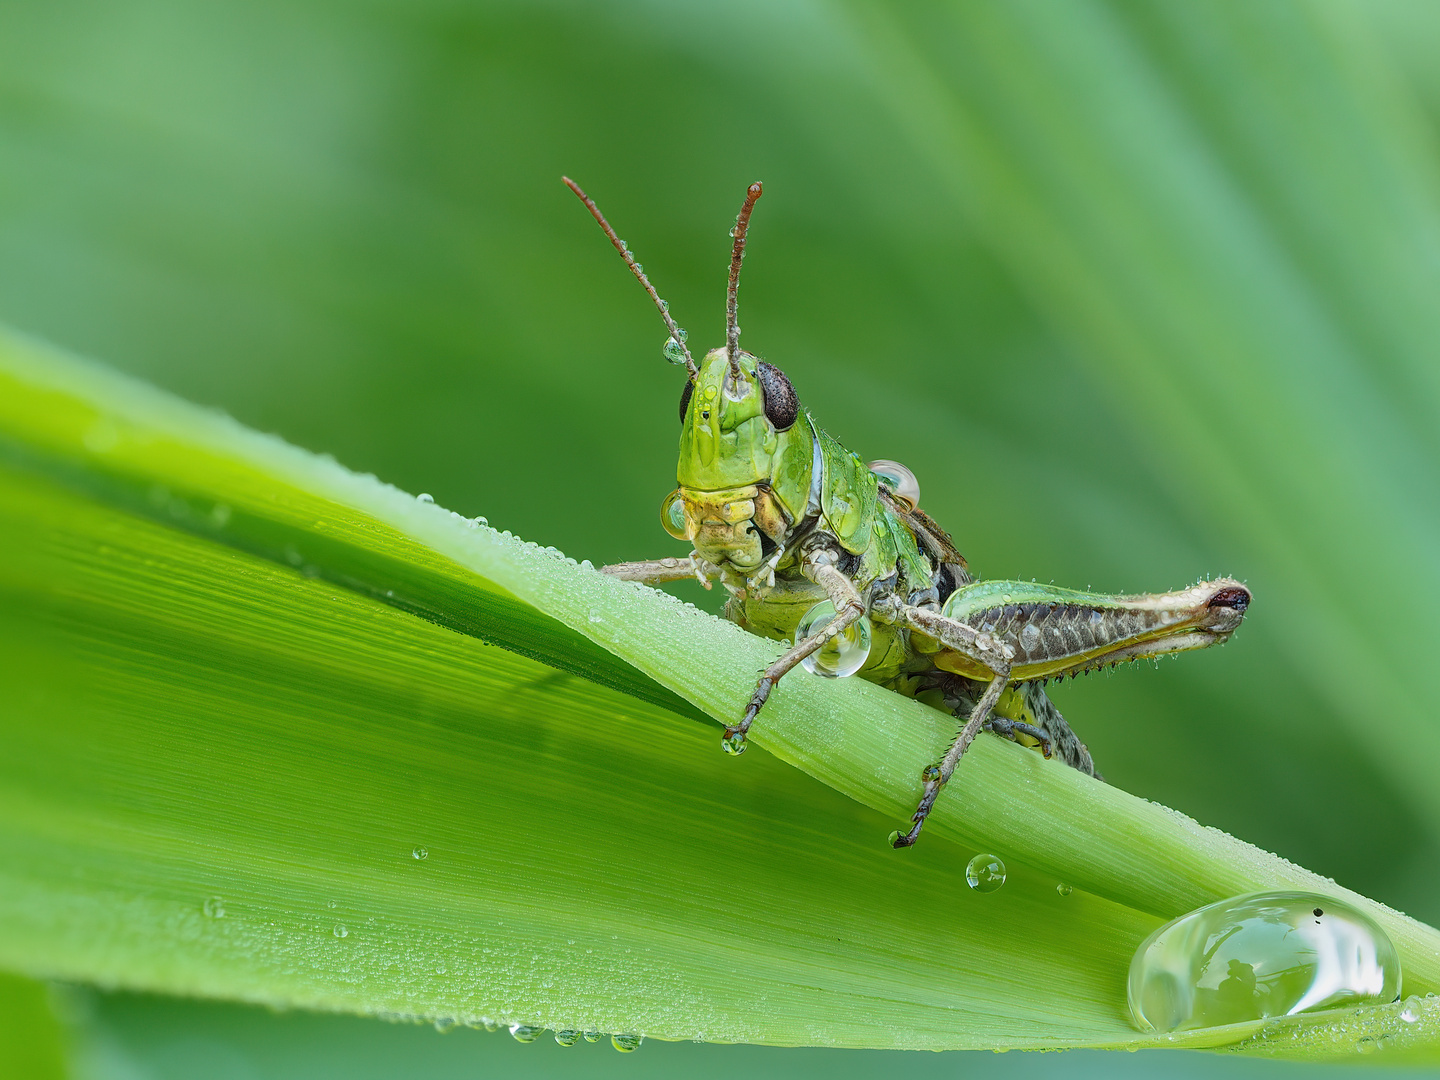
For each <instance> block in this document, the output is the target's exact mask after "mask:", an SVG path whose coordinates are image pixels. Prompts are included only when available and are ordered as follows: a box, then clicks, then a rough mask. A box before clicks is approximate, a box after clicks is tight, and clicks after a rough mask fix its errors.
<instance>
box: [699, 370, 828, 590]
mask: <svg viewBox="0 0 1440 1080" xmlns="http://www.w3.org/2000/svg"><path fill="white" fill-rule="evenodd" d="M737 370H738V372H739V377H738V378H737V377H736V372H737ZM799 415H800V403H799V401H798V400H797V398H796V396H795V388H794V387H792V386H791V385H790V380H789V379H787V378H786V377H785V375H784V373H783V372H782V371H780V369H779V368H776V367H773V366H772V365H770V364H767V363H765V361H763V360H757V359H756V358H755V357H754V356H751V355H750V354H749V353H745V352H742V353H740V354H739V356H738V358H737V362H736V363H735V364H731V362H730V354H729V351H728V349H724V348H721V349H716V350H714V351H713V352H711V353H710V354H709V355H707V356H706V357H705V359H704V360H703V361H702V362H701V363H700V365H699V371H698V373H697V375H696V378H695V380H694V381H693V382H687V383H686V384H685V389H684V390H683V391H682V392H681V395H680V424H681V428H680V461H679V465H678V467H677V469H676V479H677V480H678V481H679V483H680V489H679V492H678V493H677V494H678V495H679V497H680V498H681V499H682V500H683V504H684V519H685V529H684V532H685V535H686V537H687V538H688V539H689V540H691V542H693V543H694V545H695V550H696V551H697V552H699V554H700V555H701V557H702V558H704V559H705V560H706V561H708V562H711V563H714V564H715V565H717V566H725V565H729V566H733V567H734V568H735V569H737V570H742V571H746V570H754V569H756V568H757V567H759V566H760V564H761V563H762V562H763V561H764V558H765V556H766V555H767V554H768V553H769V552H770V551H772V550H773V549H774V546H773V544H767V543H766V539H765V538H767V537H768V538H769V539H770V540H771V541H779V540H781V539H782V538H783V537H784V536H785V533H786V531H787V530H788V528H789V525H790V524H791V523H792V522H793V520H794V518H795V516H796V514H795V511H796V509H798V508H797V507H796V506H794V505H793V504H794V503H795V502H796V501H797V500H796V497H795V495H794V494H792V493H791V492H790V491H789V488H791V487H794V486H796V485H794V484H791V483H787V482H786V481H785V479H784V478H782V479H781V480H780V482H778V483H777V481H776V478H777V477H780V476H781V474H782V473H786V474H788V473H790V472H794V471H795V470H794V469H793V467H788V466H789V464H790V462H791V461H792V460H794V459H797V458H803V461H804V463H805V464H806V465H808V460H809V451H808V447H809V437H808V436H809V431H808V429H806V430H804V431H803V432H802V436H803V437H802V438H800V439H799V440H797V439H796V438H792V433H793V432H794V431H795V429H796V427H797V425H796V421H797V419H798V418H799ZM799 427H801V428H805V425H803V424H802V425H799ZM807 475H808V470H807ZM777 488H779V489H781V490H779V491H777V490H776V489H777ZM787 495H789V496H790V497H789V498H786V497H785V496H787ZM799 501H800V502H801V503H802V505H803V499H801V500H799ZM787 503H788V504H791V505H788V506H787V505H786V504H787Z"/></svg>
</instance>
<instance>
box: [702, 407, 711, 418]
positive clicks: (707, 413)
mask: <svg viewBox="0 0 1440 1080" xmlns="http://www.w3.org/2000/svg"><path fill="white" fill-rule="evenodd" d="M700 419H701V420H709V419H710V410H709V409H702V410H701V412H700Z"/></svg>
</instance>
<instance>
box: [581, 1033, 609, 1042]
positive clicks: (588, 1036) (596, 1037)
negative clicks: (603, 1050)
mask: <svg viewBox="0 0 1440 1080" xmlns="http://www.w3.org/2000/svg"><path fill="white" fill-rule="evenodd" d="M604 1037H605V1035H604V1033H603V1032H599V1031H587V1032H585V1041H586V1042H588V1043H597V1042H599V1041H600V1040H601V1039H603V1038H604Z"/></svg>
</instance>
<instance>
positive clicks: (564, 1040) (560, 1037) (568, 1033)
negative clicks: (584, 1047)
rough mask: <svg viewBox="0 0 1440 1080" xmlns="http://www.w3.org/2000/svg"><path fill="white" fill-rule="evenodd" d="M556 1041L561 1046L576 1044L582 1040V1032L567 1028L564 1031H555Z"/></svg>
mask: <svg viewBox="0 0 1440 1080" xmlns="http://www.w3.org/2000/svg"><path fill="white" fill-rule="evenodd" d="M555 1041H556V1042H557V1043H559V1044H560V1045H561V1046H574V1045H575V1044H576V1043H577V1042H579V1041H580V1032H578V1031H572V1030H571V1029H569V1028H566V1029H565V1030H564V1031H557V1032H555Z"/></svg>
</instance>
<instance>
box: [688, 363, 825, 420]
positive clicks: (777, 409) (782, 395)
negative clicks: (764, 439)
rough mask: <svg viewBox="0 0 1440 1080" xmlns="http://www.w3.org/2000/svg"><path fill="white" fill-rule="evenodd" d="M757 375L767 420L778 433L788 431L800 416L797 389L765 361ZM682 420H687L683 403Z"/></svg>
mask: <svg viewBox="0 0 1440 1080" xmlns="http://www.w3.org/2000/svg"><path fill="white" fill-rule="evenodd" d="M755 373H756V374H757V375H758V376H759V377H760V392H761V394H763V395H764V397H765V419H766V420H769V421H770V423H771V424H773V425H774V426H775V430H776V431H784V430H786V429H787V428H789V427H790V425H791V424H793V423H795V418H796V417H797V416H799V415H800V399H799V398H797V397H796V396H795V387H793V386H791V385H790V380H789V379H787V378H786V377H785V373H784V372H783V371H781V370H780V369H779V368H777V367H775V366H774V365H773V364H767V363H765V361H764V360H761V361H760V362H759V363H758V364H756V365H755ZM686 390H687V397H686V398H685V399H682V402H683V401H684V400H688V390H689V388H688V387H687V388H686ZM680 419H681V420H682V421H683V420H684V419H685V406H684V404H683V403H682V404H681V406H680Z"/></svg>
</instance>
